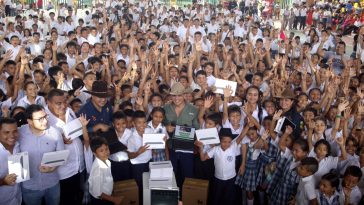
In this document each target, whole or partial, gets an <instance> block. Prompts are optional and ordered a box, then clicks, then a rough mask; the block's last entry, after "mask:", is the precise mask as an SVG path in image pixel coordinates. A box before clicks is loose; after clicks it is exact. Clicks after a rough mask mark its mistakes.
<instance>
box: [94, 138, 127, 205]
mask: <svg viewBox="0 0 364 205" xmlns="http://www.w3.org/2000/svg"><path fill="white" fill-rule="evenodd" d="M90 147H91V150H92V152H93V153H94V155H95V160H94V162H93V164H92V168H91V172H90V177H89V179H88V183H89V192H90V194H91V205H113V204H120V203H121V201H122V197H121V196H113V195H112V191H113V186H114V180H113V178H112V174H111V163H110V161H109V160H108V158H109V155H110V151H109V146H108V143H107V141H106V139H104V138H102V137H95V138H93V139H92V140H91V143H90Z"/></svg>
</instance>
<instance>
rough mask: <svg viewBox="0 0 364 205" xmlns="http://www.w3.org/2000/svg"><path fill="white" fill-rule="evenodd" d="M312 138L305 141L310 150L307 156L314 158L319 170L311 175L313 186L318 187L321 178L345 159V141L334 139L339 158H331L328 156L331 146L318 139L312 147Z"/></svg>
mask: <svg viewBox="0 0 364 205" xmlns="http://www.w3.org/2000/svg"><path fill="white" fill-rule="evenodd" d="M312 141H313V140H312V136H310V134H309V137H308V139H307V142H308V146H309V149H310V153H309V156H310V157H314V158H316V159H317V161H318V162H319V169H318V170H317V172H316V173H315V174H314V175H313V178H314V181H315V186H316V187H318V185H319V182H320V179H321V177H322V176H323V175H324V174H326V173H328V172H330V170H332V169H335V170H336V169H337V166H338V163H339V162H340V161H343V160H346V159H347V154H346V150H345V140H344V138H343V137H340V138H335V141H336V143H337V145H338V146H339V147H340V150H341V156H340V157H333V156H331V155H330V153H331V145H330V144H329V142H328V141H326V140H325V139H320V140H318V141H317V142H316V144H315V145H314V146H313V143H312Z"/></svg>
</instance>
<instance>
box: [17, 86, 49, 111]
mask: <svg viewBox="0 0 364 205" xmlns="http://www.w3.org/2000/svg"><path fill="white" fill-rule="evenodd" d="M24 90H25V96H24V97H23V98H21V99H19V101H18V104H17V106H20V107H24V108H27V107H28V106H29V105H33V104H37V105H42V106H43V107H45V106H46V103H45V100H44V98H43V97H42V96H39V95H38V94H37V93H38V91H37V85H35V83H34V82H33V81H29V82H27V83H25V85H24Z"/></svg>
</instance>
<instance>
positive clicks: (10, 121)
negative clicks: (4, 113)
mask: <svg viewBox="0 0 364 205" xmlns="http://www.w3.org/2000/svg"><path fill="white" fill-rule="evenodd" d="M3 124H15V125H16V120H14V119H13V118H8V117H2V118H0V130H1V129H2V126H3Z"/></svg>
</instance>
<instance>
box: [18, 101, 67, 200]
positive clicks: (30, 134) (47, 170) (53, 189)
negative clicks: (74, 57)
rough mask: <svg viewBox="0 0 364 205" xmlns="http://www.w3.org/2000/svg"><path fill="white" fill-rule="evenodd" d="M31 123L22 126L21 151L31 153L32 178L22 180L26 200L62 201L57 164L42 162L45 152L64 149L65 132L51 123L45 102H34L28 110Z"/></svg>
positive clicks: (20, 133) (28, 120)
mask: <svg viewBox="0 0 364 205" xmlns="http://www.w3.org/2000/svg"><path fill="white" fill-rule="evenodd" d="M25 116H26V119H27V122H28V124H27V125H24V126H22V127H21V128H19V136H20V137H19V144H20V151H21V152H28V153H29V169H30V174H31V178H30V180H28V181H25V182H23V183H22V194H23V201H24V203H25V204H27V205H38V204H42V200H43V199H44V201H45V204H46V205H58V204H59V200H60V186H59V175H58V173H57V172H56V168H55V167H47V166H44V165H41V161H42V157H43V154H44V153H47V152H54V151H59V150H63V149H64V143H63V139H62V135H61V133H60V132H59V131H58V130H57V129H55V128H54V127H50V126H48V119H49V116H48V114H47V113H46V111H45V109H44V108H43V106H41V105H30V106H29V107H28V108H27V109H26V110H25Z"/></svg>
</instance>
